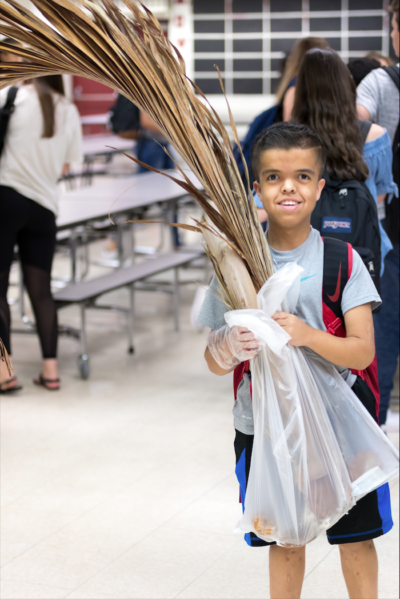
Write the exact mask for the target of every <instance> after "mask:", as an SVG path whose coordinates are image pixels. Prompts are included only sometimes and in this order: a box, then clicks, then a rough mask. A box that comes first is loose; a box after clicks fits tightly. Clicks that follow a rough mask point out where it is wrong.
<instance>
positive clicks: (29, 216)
mask: <svg viewBox="0 0 400 599" xmlns="http://www.w3.org/2000/svg"><path fill="white" fill-rule="evenodd" d="M7 94H8V88H5V89H3V90H1V91H0V106H3V105H4V104H5V102H6V98H7ZM81 159H82V155H81V125H80V120H79V114H78V111H77V109H76V107H75V106H74V105H73V104H71V103H70V102H69V101H68V100H67V98H66V97H65V95H64V87H63V81H62V77H61V75H52V76H45V77H39V78H37V79H34V80H31V81H29V82H28V84H25V85H23V86H22V87H20V89H19V90H18V93H17V96H16V100H15V110H14V112H13V114H12V116H11V118H10V122H9V125H8V130H7V134H6V139H5V144H4V149H3V152H2V154H1V157H0V338H1V339H2V340H3V342H4V344H5V346H6V349H7V351H8V353H9V354H10V355H11V346H10V310H9V306H8V302H7V289H8V280H9V274H10V268H11V264H12V261H13V256H14V246H15V245H18V251H19V259H20V261H21V265H22V271H23V277H24V283H25V287H26V289H27V292H28V295H29V298H30V301H31V304H32V308H33V312H34V314H35V319H36V325H37V332H38V335H39V339H40V345H41V350H42V357H43V363H42V369H41V372H40V374H39V376H38V377H37V378H36V379H34V382H35V383H36V384H38V385H43V386H44V387H46V388H47V389H51V390H56V389H58V388H59V386H60V382H59V379H58V376H57V312H56V308H55V304H54V300H53V297H52V295H51V290H50V281H51V267H52V261H53V256H54V250H55V244H56V215H57V212H58V191H57V181H58V178H59V177H60V175H61V174H62V173H63V172H66V171H67V169H68V163H70V162H75V161H76V162H77V161H81ZM19 388H20V386H19V385H18V382H17V379H16V377H15V376H14V375H13V373H12V376H11V378H10V377H9V375H8V372H7V370H6V368H5V364H4V363H2V362H0V393H10V392H13V391H15V390H16V389H19Z"/></svg>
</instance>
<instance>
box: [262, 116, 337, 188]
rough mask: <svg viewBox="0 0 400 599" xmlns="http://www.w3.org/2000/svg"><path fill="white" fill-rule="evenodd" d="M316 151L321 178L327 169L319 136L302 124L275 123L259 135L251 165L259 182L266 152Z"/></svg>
mask: <svg viewBox="0 0 400 599" xmlns="http://www.w3.org/2000/svg"><path fill="white" fill-rule="evenodd" d="M292 148H301V149H302V150H311V149H313V150H315V151H316V152H317V155H318V161H319V163H320V176H321V175H322V173H323V172H324V168H325V160H326V155H325V150H324V147H323V145H322V142H321V140H320V138H319V137H318V135H317V134H316V133H314V131H312V129H310V127H307V125H301V124H300V123H290V122H286V123H275V124H274V125H271V126H270V127H268V128H267V129H264V130H263V131H261V133H259V134H258V135H257V137H256V138H255V140H254V143H253V147H252V148H251V164H252V167H253V172H254V175H255V177H256V180H257V181H258V175H259V172H258V169H259V167H260V156H261V154H262V153H263V152H265V151H266V150H278V149H279V150H291V149H292Z"/></svg>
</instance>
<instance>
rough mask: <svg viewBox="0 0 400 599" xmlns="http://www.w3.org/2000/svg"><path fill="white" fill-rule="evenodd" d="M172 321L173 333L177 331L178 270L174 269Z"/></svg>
mask: <svg viewBox="0 0 400 599" xmlns="http://www.w3.org/2000/svg"><path fill="white" fill-rule="evenodd" d="M174 321H175V331H179V268H174Z"/></svg>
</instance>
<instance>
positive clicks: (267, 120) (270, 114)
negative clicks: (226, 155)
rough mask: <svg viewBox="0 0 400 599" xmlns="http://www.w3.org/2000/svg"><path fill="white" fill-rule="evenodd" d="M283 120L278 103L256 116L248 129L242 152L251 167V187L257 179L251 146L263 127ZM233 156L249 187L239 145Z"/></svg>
mask: <svg viewBox="0 0 400 599" xmlns="http://www.w3.org/2000/svg"><path fill="white" fill-rule="evenodd" d="M281 120H282V104H276V105H275V106H272V108H268V110H265V111H264V112H262V113H261V114H259V115H258V116H256V118H255V119H254V121H253V122H252V123H251V125H250V127H249V130H248V131H247V134H246V137H245V138H244V140H243V141H242V144H241V147H242V152H243V156H244V158H245V160H246V164H247V168H248V169H249V179H250V189H251V188H252V187H253V183H254V180H255V176H254V173H253V169H252V167H251V148H252V146H253V143H254V140H255V138H256V137H257V135H258V134H259V133H261V131H263V129H266V128H267V127H269V126H270V125H272V124H273V123H278V122H279V121H281ZM233 156H234V158H235V160H236V164H237V166H238V169H239V173H240V176H241V177H242V181H243V183H244V185H245V188H247V187H246V186H247V182H246V176H245V169H244V164H243V160H242V156H241V154H240V150H239V148H238V147H237V146H236V147H235V148H234V150H233Z"/></svg>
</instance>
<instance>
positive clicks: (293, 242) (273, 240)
mask: <svg viewBox="0 0 400 599" xmlns="http://www.w3.org/2000/svg"><path fill="white" fill-rule="evenodd" d="M310 231H311V229H310V222H309V221H308V222H306V223H304V224H302V225H301V226H297V227H295V228H293V229H288V228H283V227H280V226H279V225H278V224H277V223H274V222H270V223H269V226H268V234H267V239H268V243H269V245H270V246H271V247H272V248H273V249H274V250H276V251H278V252H290V251H291V250H295V249H296V248H298V247H300V246H301V245H302V244H303V243H305V242H306V241H307V239H308V236H309V235H310Z"/></svg>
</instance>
